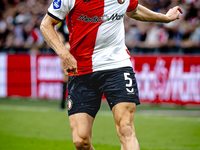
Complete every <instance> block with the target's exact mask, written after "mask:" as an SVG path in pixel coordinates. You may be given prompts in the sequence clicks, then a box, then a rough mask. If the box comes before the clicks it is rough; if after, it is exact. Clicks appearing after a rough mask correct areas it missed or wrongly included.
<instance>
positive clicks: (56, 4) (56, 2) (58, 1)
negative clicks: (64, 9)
mask: <svg viewBox="0 0 200 150" xmlns="http://www.w3.org/2000/svg"><path fill="white" fill-rule="evenodd" d="M60 7H61V0H54V1H53V9H60Z"/></svg>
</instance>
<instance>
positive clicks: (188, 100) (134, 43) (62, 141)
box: [0, 0, 200, 150]
mask: <svg viewBox="0 0 200 150" xmlns="http://www.w3.org/2000/svg"><path fill="white" fill-rule="evenodd" d="M51 2H52V0H1V1H0V150H19V149H20V150H22V149H24V150H27V149H29V150H31V149H38V150H40V149H41V150H43V149H49V150H51V149H52V150H57V149H69V150H71V149H74V147H73V143H72V138H71V132H70V127H69V122H68V119H67V111H66V110H61V109H59V108H60V103H61V99H62V93H63V91H62V90H63V81H64V74H63V72H62V69H61V66H60V59H59V57H58V56H57V55H56V54H55V53H54V51H53V50H52V49H51V48H50V47H49V46H48V45H47V44H46V42H45V41H44V39H43V37H42V35H41V32H40V30H39V26H40V22H41V20H42V18H43V17H44V15H45V14H46V11H47V8H48V7H49V5H50V3H51ZM139 3H140V4H142V5H144V6H146V7H148V8H150V9H151V10H154V11H156V12H162V13H166V12H167V10H168V9H170V8H171V7H173V6H175V5H179V6H180V7H181V8H182V9H183V12H184V13H183V14H182V15H181V18H180V19H179V20H177V21H175V22H173V23H169V24H159V23H144V22H139V21H135V20H131V19H129V18H128V17H126V16H125V17H124V22H125V42H126V45H127V47H128V49H129V51H130V54H131V61H132V64H133V68H134V71H135V72H136V78H137V81H138V88H139V93H140V99H141V103H142V105H140V106H138V107H137V111H136V116H135V121H134V122H135V126H136V133H137V136H138V139H139V142H140V146H141V150H198V149H200V142H199V141H200V1H199V0H140V1H139ZM56 30H57V31H58V34H59V36H60V38H61V40H62V41H63V43H64V44H65V45H66V46H68V40H69V39H68V34H69V33H68V29H67V25H66V22H65V21H63V22H61V23H60V24H58V25H57V26H56ZM52 62H53V63H52ZM102 101H103V103H102V107H101V110H100V112H99V114H98V115H97V117H96V121H95V124H94V132H93V141H92V142H93V143H94V147H95V148H96V150H104V149H105V150H108V149H109V150H114V149H116V150H117V149H120V145H119V141H118V138H117V135H116V133H115V127H114V122H113V119H112V114H111V111H109V108H108V106H107V105H106V101H105V99H102Z"/></svg>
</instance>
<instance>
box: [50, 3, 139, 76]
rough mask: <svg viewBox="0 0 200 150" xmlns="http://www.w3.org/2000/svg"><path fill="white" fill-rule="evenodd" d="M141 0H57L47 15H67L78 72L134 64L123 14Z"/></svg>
mask: <svg viewBox="0 0 200 150" xmlns="http://www.w3.org/2000/svg"><path fill="white" fill-rule="evenodd" d="M137 5H138V0H54V1H53V2H52V4H51V6H50V7H49V9H48V15H50V16H51V17H53V18H54V19H57V20H60V21H62V20H64V18H65V17H66V20H67V26H68V29H69V43H70V53H71V54H72V55H73V56H74V57H75V59H76V60H77V65H78V66H77V67H78V75H81V74H87V73H91V72H95V71H100V70H108V69H114V68H119V67H127V66H132V65H131V61H130V55H129V52H128V50H127V47H126V46H125V41H124V36H125V34H124V24H123V17H124V14H125V13H126V11H132V10H134V9H135V8H136V7H137Z"/></svg>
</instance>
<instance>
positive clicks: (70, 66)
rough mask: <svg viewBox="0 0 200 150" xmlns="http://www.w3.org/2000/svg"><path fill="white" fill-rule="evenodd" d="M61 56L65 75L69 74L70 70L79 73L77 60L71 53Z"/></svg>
mask: <svg viewBox="0 0 200 150" xmlns="http://www.w3.org/2000/svg"><path fill="white" fill-rule="evenodd" d="M60 58H61V66H62V69H63V71H64V73H65V75H68V73H69V72H70V71H72V72H73V74H76V73H77V61H76V59H75V58H74V57H73V56H72V55H71V54H70V53H67V54H63V55H62V56H61V57H60Z"/></svg>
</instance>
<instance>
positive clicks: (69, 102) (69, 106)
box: [67, 98, 73, 110]
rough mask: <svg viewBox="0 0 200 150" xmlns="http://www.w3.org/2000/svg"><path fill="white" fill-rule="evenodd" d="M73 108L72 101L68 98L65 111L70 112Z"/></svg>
mask: <svg viewBox="0 0 200 150" xmlns="http://www.w3.org/2000/svg"><path fill="white" fill-rule="evenodd" d="M72 106H73V101H72V100H71V99H70V98H69V99H68V101H67V109H68V110H70V109H71V108H72Z"/></svg>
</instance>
